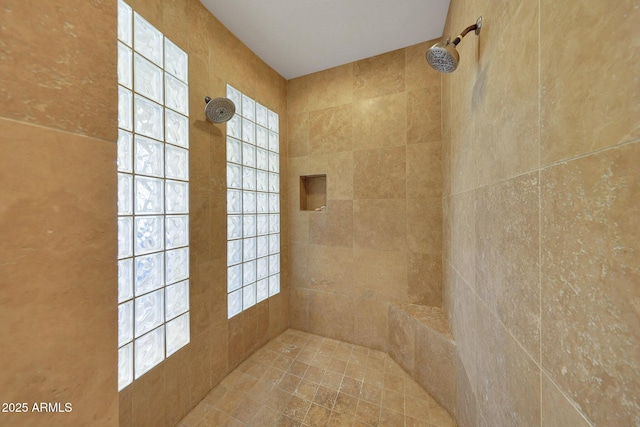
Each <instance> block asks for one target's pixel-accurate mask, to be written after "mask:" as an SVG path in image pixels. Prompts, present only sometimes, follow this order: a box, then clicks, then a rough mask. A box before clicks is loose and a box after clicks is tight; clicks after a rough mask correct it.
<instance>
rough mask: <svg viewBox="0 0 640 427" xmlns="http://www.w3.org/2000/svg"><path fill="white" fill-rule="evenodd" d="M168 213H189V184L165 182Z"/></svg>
mask: <svg viewBox="0 0 640 427" xmlns="http://www.w3.org/2000/svg"><path fill="white" fill-rule="evenodd" d="M165 188H166V190H165V191H166V200H165V203H166V205H167V213H189V183H187V182H181V181H169V180H166V182H165Z"/></svg>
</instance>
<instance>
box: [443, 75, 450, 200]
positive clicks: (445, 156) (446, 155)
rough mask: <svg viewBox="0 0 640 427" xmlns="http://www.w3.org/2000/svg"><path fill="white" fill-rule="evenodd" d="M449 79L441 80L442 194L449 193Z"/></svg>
mask: <svg viewBox="0 0 640 427" xmlns="http://www.w3.org/2000/svg"><path fill="white" fill-rule="evenodd" d="M450 86H451V80H449V79H444V78H443V81H442V177H443V183H442V194H443V195H447V196H449V195H451V156H452V155H451V95H450V93H451V88H450Z"/></svg>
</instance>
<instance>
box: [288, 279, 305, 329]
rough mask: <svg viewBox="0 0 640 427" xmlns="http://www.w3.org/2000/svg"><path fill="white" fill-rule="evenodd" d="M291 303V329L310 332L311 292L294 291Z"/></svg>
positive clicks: (303, 290) (292, 291)
mask: <svg viewBox="0 0 640 427" xmlns="http://www.w3.org/2000/svg"><path fill="white" fill-rule="evenodd" d="M290 295H291V301H290V302H289V306H290V307H291V309H290V311H291V327H292V328H295V329H299V330H301V331H308V330H309V299H310V297H309V290H308V289H295V288H294V289H292V290H291V294H290Z"/></svg>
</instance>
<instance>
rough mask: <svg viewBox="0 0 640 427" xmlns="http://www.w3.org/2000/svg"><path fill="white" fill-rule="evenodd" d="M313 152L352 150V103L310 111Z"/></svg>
mask: <svg viewBox="0 0 640 427" xmlns="http://www.w3.org/2000/svg"><path fill="white" fill-rule="evenodd" d="M308 123H309V125H308V126H309V151H310V153H311V154H325V153H336V152H340V151H349V150H351V104H347V105H342V106H339V107H333V108H327V109H324V110H317V111H311V112H310V113H309V122H308Z"/></svg>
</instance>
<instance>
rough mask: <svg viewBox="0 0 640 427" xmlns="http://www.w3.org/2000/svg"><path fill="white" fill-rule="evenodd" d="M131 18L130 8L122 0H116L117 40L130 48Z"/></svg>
mask: <svg viewBox="0 0 640 427" xmlns="http://www.w3.org/2000/svg"><path fill="white" fill-rule="evenodd" d="M132 17H133V11H132V9H131V7H130V6H129V5H128V4H126V3H125V2H123V1H122V0H118V39H120V40H122V41H123V42H124V43H126V44H127V45H129V46H131V44H132V39H133V36H132V33H133V30H132V22H133V20H132Z"/></svg>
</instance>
